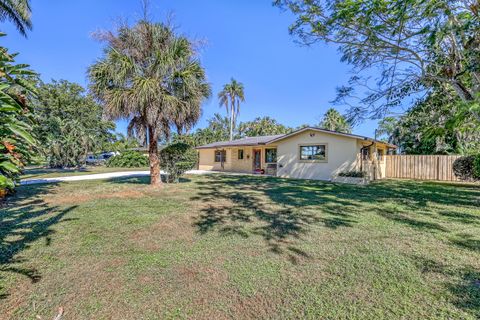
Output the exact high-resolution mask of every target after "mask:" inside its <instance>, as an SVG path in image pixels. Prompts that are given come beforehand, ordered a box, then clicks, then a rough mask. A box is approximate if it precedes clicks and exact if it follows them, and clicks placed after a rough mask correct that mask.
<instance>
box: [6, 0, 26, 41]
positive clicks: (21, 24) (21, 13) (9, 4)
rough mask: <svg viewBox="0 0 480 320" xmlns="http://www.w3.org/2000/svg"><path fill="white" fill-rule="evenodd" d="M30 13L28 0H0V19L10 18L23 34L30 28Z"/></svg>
mask: <svg viewBox="0 0 480 320" xmlns="http://www.w3.org/2000/svg"><path fill="white" fill-rule="evenodd" d="M31 15H32V10H31V8H30V0H0V21H2V22H4V21H5V20H10V21H11V22H13V24H15V27H17V30H18V31H19V32H20V33H21V34H22V35H23V36H27V30H32V21H31V20H30V16H31Z"/></svg>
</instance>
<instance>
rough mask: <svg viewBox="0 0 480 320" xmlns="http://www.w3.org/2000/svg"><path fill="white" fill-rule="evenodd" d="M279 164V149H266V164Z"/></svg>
mask: <svg viewBox="0 0 480 320" xmlns="http://www.w3.org/2000/svg"><path fill="white" fill-rule="evenodd" d="M275 162H277V149H276V148H271V149H265V163H275Z"/></svg>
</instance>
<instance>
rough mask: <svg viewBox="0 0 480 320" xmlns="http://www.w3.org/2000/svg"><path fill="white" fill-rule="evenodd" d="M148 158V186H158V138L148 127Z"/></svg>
mask: <svg viewBox="0 0 480 320" xmlns="http://www.w3.org/2000/svg"><path fill="white" fill-rule="evenodd" d="M148 158H149V160H150V185H152V186H160V185H161V184H162V179H161V177H160V157H159V156H158V136H157V134H156V130H155V128H153V127H151V126H148Z"/></svg>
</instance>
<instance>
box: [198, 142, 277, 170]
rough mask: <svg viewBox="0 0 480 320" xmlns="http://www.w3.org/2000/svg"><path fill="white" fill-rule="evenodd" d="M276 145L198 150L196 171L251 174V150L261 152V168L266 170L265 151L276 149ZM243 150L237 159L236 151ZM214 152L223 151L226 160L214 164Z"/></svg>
mask: <svg viewBox="0 0 480 320" xmlns="http://www.w3.org/2000/svg"><path fill="white" fill-rule="evenodd" d="M276 147H277V146H276V145H271V146H270V145H269V146H255V147H251V146H245V147H235V148H233V147H232V148H230V147H227V148H222V149H200V150H199V151H198V152H199V157H200V158H199V162H198V169H200V170H208V171H231V172H241V173H252V172H253V149H259V150H261V152H260V154H261V168H262V169H266V167H267V164H266V163H265V149H269V148H276ZM240 149H242V150H243V159H238V150H240ZM216 150H225V151H226V155H227V159H226V161H225V162H224V164H223V167H222V164H221V163H219V162H215V151H216Z"/></svg>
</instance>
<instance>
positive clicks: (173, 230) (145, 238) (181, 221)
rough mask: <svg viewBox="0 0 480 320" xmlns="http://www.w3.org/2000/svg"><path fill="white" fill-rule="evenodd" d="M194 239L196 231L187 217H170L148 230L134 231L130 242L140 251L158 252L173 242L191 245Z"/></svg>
mask: <svg viewBox="0 0 480 320" xmlns="http://www.w3.org/2000/svg"><path fill="white" fill-rule="evenodd" d="M194 237H195V229H194V228H193V227H192V226H191V223H190V219H189V218H188V217H187V216H182V215H168V216H165V217H162V218H161V220H160V221H159V222H157V223H154V224H153V225H151V226H149V227H147V228H143V229H140V230H137V231H134V232H133V233H132V234H131V236H130V237H129V241H130V242H132V243H133V244H134V245H135V246H136V247H138V248H139V249H142V250H147V251H158V250H160V249H161V248H164V247H165V246H168V245H170V244H171V242H172V241H175V242H184V243H187V244H191V243H192V242H193V240H194Z"/></svg>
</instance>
